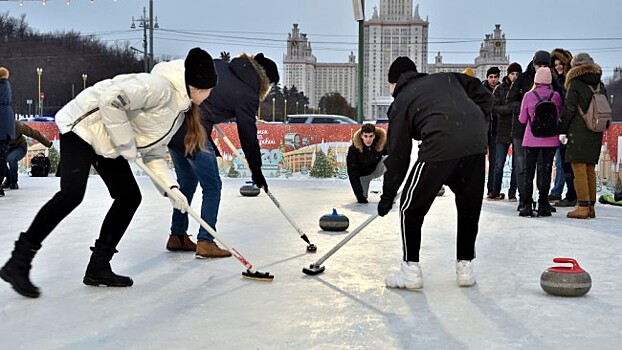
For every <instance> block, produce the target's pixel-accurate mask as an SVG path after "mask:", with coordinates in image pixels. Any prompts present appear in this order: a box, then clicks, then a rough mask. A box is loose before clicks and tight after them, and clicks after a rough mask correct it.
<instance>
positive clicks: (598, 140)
mask: <svg viewBox="0 0 622 350" xmlns="http://www.w3.org/2000/svg"><path fill="white" fill-rule="evenodd" d="M601 75H602V70H601V68H600V66H598V65H597V64H587V65H582V66H578V67H574V68H572V69H571V70H570V71H569V72H568V76H567V78H566V103H564V110H563V112H562V121H561V124H560V126H559V133H560V134H566V136H567V137H568V143H567V144H566V158H565V160H566V161H567V162H569V163H587V164H597V163H598V158H599V157H600V148H601V144H602V141H603V133H602V132H594V131H592V130H589V129H588V128H587V126H585V121H583V117H581V114H579V109H578V108H577V106H580V107H581V110H583V111H587V108H588V106H589V105H590V101H591V100H592V90H591V89H590V88H589V86H591V87H592V88H594V89H596V87H597V86H598V85H599V84H600V91H602V92H603V93H604V94H605V96H607V90H605V86H604V85H603V83H602V82H601V81H600V78H601Z"/></svg>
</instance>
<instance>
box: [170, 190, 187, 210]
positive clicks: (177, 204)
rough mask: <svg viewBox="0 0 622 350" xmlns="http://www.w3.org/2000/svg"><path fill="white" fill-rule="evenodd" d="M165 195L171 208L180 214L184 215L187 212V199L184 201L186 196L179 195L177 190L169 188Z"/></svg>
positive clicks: (179, 192)
mask: <svg viewBox="0 0 622 350" xmlns="http://www.w3.org/2000/svg"><path fill="white" fill-rule="evenodd" d="M166 195H167V196H168V199H170V200H171V204H173V208H175V209H177V210H179V211H181V212H182V213H185V212H186V211H187V210H188V207H189V206H190V205H189V204H188V199H186V196H184V194H183V193H181V191H180V190H179V188H177V187H173V188H171V190H170V193H168V192H167V193H166Z"/></svg>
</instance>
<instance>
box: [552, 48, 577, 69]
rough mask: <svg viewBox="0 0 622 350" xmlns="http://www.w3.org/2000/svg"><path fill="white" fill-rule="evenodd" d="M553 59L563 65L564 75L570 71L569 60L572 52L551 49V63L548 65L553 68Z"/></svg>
mask: <svg viewBox="0 0 622 350" xmlns="http://www.w3.org/2000/svg"><path fill="white" fill-rule="evenodd" d="M555 60H559V61H560V62H561V63H562V64H563V65H564V75H566V74H568V71H570V68H571V67H570V61H571V60H572V54H571V53H570V51H568V50H564V49H559V48H558V49H555V50H553V51H551V65H550V67H551V68H553V69H555Z"/></svg>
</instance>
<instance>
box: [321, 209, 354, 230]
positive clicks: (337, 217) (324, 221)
mask: <svg viewBox="0 0 622 350" xmlns="http://www.w3.org/2000/svg"><path fill="white" fill-rule="evenodd" d="M348 226H350V220H348V217H347V216H345V215H343V214H338V213H337V209H334V208H333V212H332V213H331V214H326V215H322V217H321V218H320V228H321V229H322V230H324V231H345V230H346V229H347V228H348Z"/></svg>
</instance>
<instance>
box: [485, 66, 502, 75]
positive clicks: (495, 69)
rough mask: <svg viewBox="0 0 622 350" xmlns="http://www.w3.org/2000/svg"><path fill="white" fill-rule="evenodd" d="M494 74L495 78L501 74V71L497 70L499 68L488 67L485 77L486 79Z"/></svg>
mask: <svg viewBox="0 0 622 350" xmlns="http://www.w3.org/2000/svg"><path fill="white" fill-rule="evenodd" d="M491 74H494V75H496V76H499V74H501V69H499V67H490V68H488V70H487V71H486V77H488V76H489V75H491Z"/></svg>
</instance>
